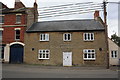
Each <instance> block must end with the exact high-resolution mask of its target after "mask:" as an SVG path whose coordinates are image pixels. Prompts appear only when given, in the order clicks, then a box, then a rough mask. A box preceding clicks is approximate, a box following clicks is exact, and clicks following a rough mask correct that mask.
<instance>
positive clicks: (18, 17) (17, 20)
mask: <svg viewBox="0 0 120 80" xmlns="http://www.w3.org/2000/svg"><path fill="white" fill-rule="evenodd" d="M16 23H21V14H17V15H16Z"/></svg>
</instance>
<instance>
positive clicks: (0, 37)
mask: <svg viewBox="0 0 120 80" xmlns="http://www.w3.org/2000/svg"><path fill="white" fill-rule="evenodd" d="M1 41H2V31H1V30H0V42H1Z"/></svg>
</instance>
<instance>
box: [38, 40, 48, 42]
mask: <svg viewBox="0 0 120 80" xmlns="http://www.w3.org/2000/svg"><path fill="white" fill-rule="evenodd" d="M40 42H49V41H42V40H40Z"/></svg>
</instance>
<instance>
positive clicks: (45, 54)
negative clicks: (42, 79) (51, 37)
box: [38, 50, 50, 59]
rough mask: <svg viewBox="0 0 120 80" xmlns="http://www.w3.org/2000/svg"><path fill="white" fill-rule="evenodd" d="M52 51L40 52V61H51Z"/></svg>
mask: <svg viewBox="0 0 120 80" xmlns="http://www.w3.org/2000/svg"><path fill="white" fill-rule="evenodd" d="M49 58H50V50H39V53H38V59H49Z"/></svg>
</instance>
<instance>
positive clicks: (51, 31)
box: [24, 11, 107, 66]
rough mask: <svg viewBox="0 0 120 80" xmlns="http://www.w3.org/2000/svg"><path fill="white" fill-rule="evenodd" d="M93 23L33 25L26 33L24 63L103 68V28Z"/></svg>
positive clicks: (104, 57)
mask: <svg viewBox="0 0 120 80" xmlns="http://www.w3.org/2000/svg"><path fill="white" fill-rule="evenodd" d="M94 15H95V19H85V20H62V21H46V22H36V23H34V24H33V25H32V26H30V27H29V28H28V29H27V31H26V33H25V44H26V45H25V55H24V62H25V63H29V64H44V65H63V66H84V65H99V66H105V65H106V51H107V48H106V41H105V40H106V39H105V27H104V25H103V22H102V21H101V18H100V17H99V11H96V12H95V14H94Z"/></svg>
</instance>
